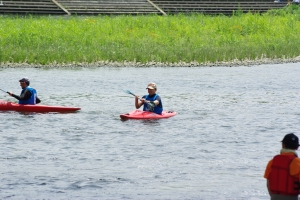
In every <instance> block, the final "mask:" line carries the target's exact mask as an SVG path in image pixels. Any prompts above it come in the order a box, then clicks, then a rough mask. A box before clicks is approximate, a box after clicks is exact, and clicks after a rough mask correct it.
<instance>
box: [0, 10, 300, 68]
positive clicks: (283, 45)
mask: <svg viewBox="0 0 300 200" xmlns="http://www.w3.org/2000/svg"><path fill="white" fill-rule="evenodd" d="M299 33H300V9H299V7H298V6H289V8H286V9H283V10H280V11H271V12H269V13H266V14H263V15H259V14H250V13H249V14H236V15H233V16H231V17H226V16H213V17H212V16H204V15H198V14H195V15H189V16H186V15H176V16H168V17H163V16H113V17H109V16H97V17H79V16H78V17H77V16H72V17H51V16H47V17H36V16H26V17H22V16H19V17H16V16H0V63H8V62H10V63H28V64H42V65H47V64H51V63H93V62H97V61H103V60H104V61H110V62H113V61H117V62H123V61H131V62H141V63H146V62H152V61H154V62H162V63H166V62H168V63H170V62H171V63H177V62H180V61H183V62H194V61H195V62H198V63H205V62H218V61H230V60H234V59H238V60H244V59H257V58H262V57H263V58H293V57H296V56H299V55H300V45H299V44H300V37H299Z"/></svg>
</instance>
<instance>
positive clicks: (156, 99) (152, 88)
mask: <svg viewBox="0 0 300 200" xmlns="http://www.w3.org/2000/svg"><path fill="white" fill-rule="evenodd" d="M146 89H148V95H145V96H143V97H142V99H141V100H139V97H138V96H135V107H136V109H139V108H140V107H141V106H142V105H144V108H143V111H150V112H154V113H156V114H161V113H162V111H163V105H162V102H161V98H160V96H159V95H158V94H156V90H157V86H156V84H155V83H149V84H148V86H147V88H146Z"/></svg>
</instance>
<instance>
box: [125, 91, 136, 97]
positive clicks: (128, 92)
mask: <svg viewBox="0 0 300 200" xmlns="http://www.w3.org/2000/svg"><path fill="white" fill-rule="evenodd" d="M124 92H126V93H127V94H131V95H133V96H135V94H133V93H132V92H130V91H129V90H124Z"/></svg>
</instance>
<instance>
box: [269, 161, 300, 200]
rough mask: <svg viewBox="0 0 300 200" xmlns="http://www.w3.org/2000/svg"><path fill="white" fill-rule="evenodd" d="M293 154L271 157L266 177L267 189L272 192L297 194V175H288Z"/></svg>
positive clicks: (298, 192)
mask: <svg viewBox="0 0 300 200" xmlns="http://www.w3.org/2000/svg"><path fill="white" fill-rule="evenodd" d="M296 157H297V156H295V155H277V156H275V157H274V158H273V162H272V165H271V172H270V175H269V177H268V180H269V189H270V191H271V192H272V193H273V194H280V195H291V196H297V195H298V194H300V191H299V189H300V188H299V180H298V177H293V176H291V175H290V170H289V168H290V164H291V162H292V161H293V160H294V159H295V158H296Z"/></svg>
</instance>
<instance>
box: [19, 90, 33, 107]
mask: <svg viewBox="0 0 300 200" xmlns="http://www.w3.org/2000/svg"><path fill="white" fill-rule="evenodd" d="M25 90H29V91H30V92H31V96H30V98H29V99H27V100H19V104H31V105H35V104H36V96H37V94H36V90H35V89H33V88H32V87H29V86H27V87H26V88H24V89H23V90H22V91H21V95H22V93H23V92H24V91H25Z"/></svg>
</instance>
